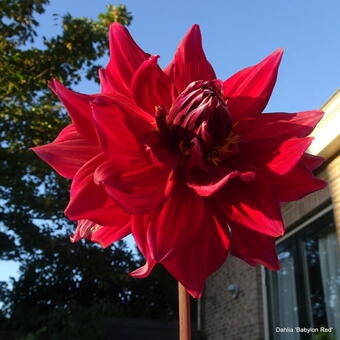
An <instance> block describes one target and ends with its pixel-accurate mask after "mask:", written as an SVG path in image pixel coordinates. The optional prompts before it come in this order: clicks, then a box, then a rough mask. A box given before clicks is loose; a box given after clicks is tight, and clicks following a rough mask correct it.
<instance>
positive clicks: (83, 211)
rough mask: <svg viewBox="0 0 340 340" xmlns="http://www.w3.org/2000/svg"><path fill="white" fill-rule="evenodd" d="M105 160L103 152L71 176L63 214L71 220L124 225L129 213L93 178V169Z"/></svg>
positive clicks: (127, 220)
mask: <svg viewBox="0 0 340 340" xmlns="http://www.w3.org/2000/svg"><path fill="white" fill-rule="evenodd" d="M105 160H106V158H105V155H104V154H103V153H101V154H98V155H97V156H96V157H94V158H92V159H91V160H90V161H88V162H87V163H85V164H84V165H83V166H82V167H81V168H80V169H79V171H78V172H77V173H76V175H75V176H74V178H73V182H72V185H71V193H70V202H69V204H68V206H67V207H66V209H65V215H66V216H67V217H69V218H70V219H71V220H91V221H93V222H95V223H97V224H99V225H104V226H106V225H108V226H124V225H126V223H128V222H129V220H130V214H128V213H126V212H125V211H124V210H122V209H121V208H120V207H119V206H118V205H117V204H116V203H115V202H114V201H113V200H112V199H111V198H110V197H109V196H108V195H107V193H106V192H105V189H104V187H103V186H101V185H97V184H95V183H94V180H93V173H94V171H95V169H96V168H97V167H98V166H99V165H100V164H102V163H103V162H104V161H105Z"/></svg>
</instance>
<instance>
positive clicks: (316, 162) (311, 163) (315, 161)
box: [302, 153, 325, 171]
mask: <svg viewBox="0 0 340 340" xmlns="http://www.w3.org/2000/svg"><path fill="white" fill-rule="evenodd" d="M302 160H303V163H304V165H305V166H306V167H307V168H308V169H309V170H310V171H314V170H315V169H317V168H319V167H320V166H321V164H322V163H323V162H324V161H325V159H324V158H322V157H319V156H314V155H310V154H308V153H305V154H304V155H303V157H302Z"/></svg>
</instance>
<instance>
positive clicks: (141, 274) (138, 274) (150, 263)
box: [129, 259, 156, 279]
mask: <svg viewBox="0 0 340 340" xmlns="http://www.w3.org/2000/svg"><path fill="white" fill-rule="evenodd" d="M155 265H156V261H154V260H152V259H149V260H147V261H146V263H145V264H144V265H143V266H142V267H139V268H137V269H135V270H134V271H133V272H131V273H129V275H130V276H132V277H135V278H137V279H144V278H145V277H147V276H149V274H150V273H151V272H152V269H153V268H154V267H155Z"/></svg>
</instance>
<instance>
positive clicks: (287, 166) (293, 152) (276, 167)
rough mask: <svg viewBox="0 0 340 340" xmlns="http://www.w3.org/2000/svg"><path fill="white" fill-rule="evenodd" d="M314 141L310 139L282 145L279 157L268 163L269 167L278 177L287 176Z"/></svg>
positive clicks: (291, 140) (296, 140) (294, 140)
mask: <svg viewBox="0 0 340 340" xmlns="http://www.w3.org/2000/svg"><path fill="white" fill-rule="evenodd" d="M312 141H313V138H308V137H306V138H299V139H298V138H296V139H289V140H287V141H286V142H284V143H282V144H281V146H280V148H279V149H278V150H277V152H278V155H275V157H274V158H273V159H272V160H271V161H270V162H269V163H267V167H268V168H269V169H270V170H271V171H272V172H274V173H276V174H278V175H284V174H286V173H287V172H289V171H290V170H291V169H293V168H294V166H295V165H296V164H297V163H298V161H299V160H300V159H301V157H302V156H303V154H304V152H305V151H306V150H307V148H308V147H309V146H310V144H311V143H312Z"/></svg>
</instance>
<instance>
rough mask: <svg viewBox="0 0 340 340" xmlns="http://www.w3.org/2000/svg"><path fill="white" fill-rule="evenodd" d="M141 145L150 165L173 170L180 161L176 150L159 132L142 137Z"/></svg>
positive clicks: (151, 132)
mask: <svg viewBox="0 0 340 340" xmlns="http://www.w3.org/2000/svg"><path fill="white" fill-rule="evenodd" d="M143 143H144V144H145V145H146V152H147V154H148V156H149V158H150V160H151V161H152V163H153V164H155V165H156V166H157V167H159V168H161V169H164V170H167V169H174V168H175V167H176V165H177V164H178V162H179V161H180V159H181V156H180V154H179V152H178V150H177V149H174V148H173V146H172V145H171V144H170V143H168V142H167V141H166V140H164V135H162V133H161V132H160V131H156V130H154V131H150V132H149V133H148V134H147V135H145V136H144V138H143Z"/></svg>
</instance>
